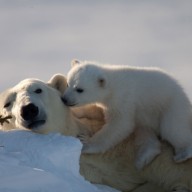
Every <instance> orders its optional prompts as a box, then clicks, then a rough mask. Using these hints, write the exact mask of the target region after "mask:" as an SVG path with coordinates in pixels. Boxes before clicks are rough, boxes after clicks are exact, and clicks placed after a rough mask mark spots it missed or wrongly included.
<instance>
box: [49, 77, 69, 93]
mask: <svg viewBox="0 0 192 192" xmlns="http://www.w3.org/2000/svg"><path fill="white" fill-rule="evenodd" d="M47 84H48V85H49V86H51V87H53V88H54V89H57V90H58V91H60V92H61V93H62V94H63V93H64V91H65V89H66V88H67V79H66V77H65V76H63V75H61V74H55V75H53V77H51V79H50V80H49V81H48V83H47Z"/></svg>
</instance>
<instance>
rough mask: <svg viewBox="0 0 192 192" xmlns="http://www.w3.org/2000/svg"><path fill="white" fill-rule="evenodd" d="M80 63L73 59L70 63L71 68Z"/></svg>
mask: <svg viewBox="0 0 192 192" xmlns="http://www.w3.org/2000/svg"><path fill="white" fill-rule="evenodd" d="M80 63H81V61H79V60H77V59H73V60H72V61H71V67H74V66H76V65H79V64H80Z"/></svg>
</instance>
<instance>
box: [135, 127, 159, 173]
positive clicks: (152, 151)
mask: <svg viewBox="0 0 192 192" xmlns="http://www.w3.org/2000/svg"><path fill="white" fill-rule="evenodd" d="M135 144H136V146H137V155H136V162H135V165H136V168H137V169H138V170H141V169H142V168H143V167H144V166H146V165H148V164H149V163H150V162H151V161H152V160H153V159H154V158H155V157H156V156H157V155H159V154H160V152H161V143H160V141H159V140H158V138H157V137H156V135H155V134H154V133H153V132H152V130H148V129H145V128H137V130H136V132H135Z"/></svg>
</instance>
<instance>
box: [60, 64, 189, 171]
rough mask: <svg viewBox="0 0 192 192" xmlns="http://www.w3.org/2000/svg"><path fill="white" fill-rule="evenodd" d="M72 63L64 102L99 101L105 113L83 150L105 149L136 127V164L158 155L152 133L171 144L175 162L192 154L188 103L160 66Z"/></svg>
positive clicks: (87, 102)
mask: <svg viewBox="0 0 192 192" xmlns="http://www.w3.org/2000/svg"><path fill="white" fill-rule="evenodd" d="M72 65H73V67H72V69H71V70H70V71H69V73H68V80H67V81H68V88H67V90H66V91H65V93H64V97H63V100H64V102H65V103H66V105H68V106H81V105H83V104H90V103H98V104H99V105H100V106H101V107H103V109H104V110H106V115H107V120H106V124H105V125H104V127H103V129H101V131H99V132H97V133H96V134H95V135H94V136H93V137H92V138H90V139H88V141H87V143H86V142H85V145H84V152H87V153H98V152H105V151H106V150H108V149H110V148H111V147H113V146H114V145H116V144H118V143H119V142H120V141H122V140H123V139H125V138H126V137H128V136H129V135H130V134H131V133H132V132H133V130H134V128H135V127H140V128H141V130H140V132H141V133H140V136H139V139H138V142H139V145H140V149H139V152H138V159H137V162H136V165H137V166H138V167H139V168H142V167H143V166H144V165H146V164H147V163H149V162H150V161H151V160H152V159H153V158H154V157H155V156H156V155H157V154H159V153H160V144H159V142H158V139H157V137H155V134H154V132H155V133H156V135H160V137H161V138H162V139H164V140H167V141H168V142H169V143H170V144H171V145H172V146H173V147H174V149H175V153H176V155H175V156H174V160H175V161H176V162H182V161H184V160H187V159H189V158H191V157H192V111H191V104H190V101H189V99H188V98H187V96H186V94H185V93H184V92H183V90H182V88H181V87H180V86H179V85H178V83H177V82H176V80H174V79H173V78H172V77H170V75H168V74H166V73H165V72H163V71H161V70H160V69H154V68H139V67H130V66H119V65H101V64H96V63H93V62H86V61H85V62H78V61H75V62H73V63H72ZM144 134H145V137H144V136H143V135H144ZM106 138H109V139H108V140H106Z"/></svg>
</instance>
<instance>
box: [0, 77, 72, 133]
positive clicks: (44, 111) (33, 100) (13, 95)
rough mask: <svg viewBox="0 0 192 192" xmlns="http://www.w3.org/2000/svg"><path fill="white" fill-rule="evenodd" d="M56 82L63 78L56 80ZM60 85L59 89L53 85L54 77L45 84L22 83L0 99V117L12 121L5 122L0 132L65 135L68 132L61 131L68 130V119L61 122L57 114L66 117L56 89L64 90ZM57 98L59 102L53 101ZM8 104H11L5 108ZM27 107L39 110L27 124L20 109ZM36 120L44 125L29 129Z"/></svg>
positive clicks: (32, 81) (36, 80) (31, 80)
mask: <svg viewBox="0 0 192 192" xmlns="http://www.w3.org/2000/svg"><path fill="white" fill-rule="evenodd" d="M57 78H58V77H57ZM59 78H62V77H61V76H59ZM62 84H63V85H62V86H60V85H59V84H58V85H57V84H54V77H53V78H52V79H51V80H50V81H49V82H48V83H47V84H45V83H44V82H42V81H41V80H38V79H25V80H23V81H21V82H20V83H18V84H17V85H16V86H15V87H13V88H10V89H8V90H7V91H5V92H3V93H2V94H1V95H0V98H1V103H0V114H1V115H2V116H3V117H5V116H8V115H10V116H11V117H12V118H11V119H10V120H9V123H6V122H5V123H4V124H3V126H2V128H3V129H4V130H9V129H14V128H20V129H29V130H32V131H35V132H39V133H47V132H51V131H52V132H61V133H63V134H65V135H68V132H67V131H68V130H67V129H64V128H63V127H68V124H69V123H68V121H67V119H63V118H60V116H61V115H60V114H63V113H66V111H67V110H68V108H67V107H66V106H65V105H64V104H63V102H62V100H61V93H62V92H63V89H61V90H59V86H60V87H63V88H65V87H66V86H65V85H64V83H63V82H62ZM54 87H55V88H54ZM38 89H41V92H40V93H38V92H37V90H38ZM58 97H59V98H60V99H54V98H58ZM8 103H10V104H9V106H8V107H6V104H8ZM29 104H33V105H34V106H36V107H37V108H38V114H37V116H36V117H34V118H33V119H29V120H28V119H25V118H23V116H22V113H23V112H22V110H23V107H25V106H27V105H29ZM29 110H30V109H29ZM31 110H33V109H31ZM29 113H30V112H29ZM69 119H70V118H69ZM39 120H44V121H45V123H43V124H38V123H37V125H34V126H30V124H31V123H33V122H35V121H39ZM53 128H54V129H53ZM71 129H73V128H71ZM74 129H75V128H74ZM75 131H76V130H75ZM70 134H71V130H70Z"/></svg>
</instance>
